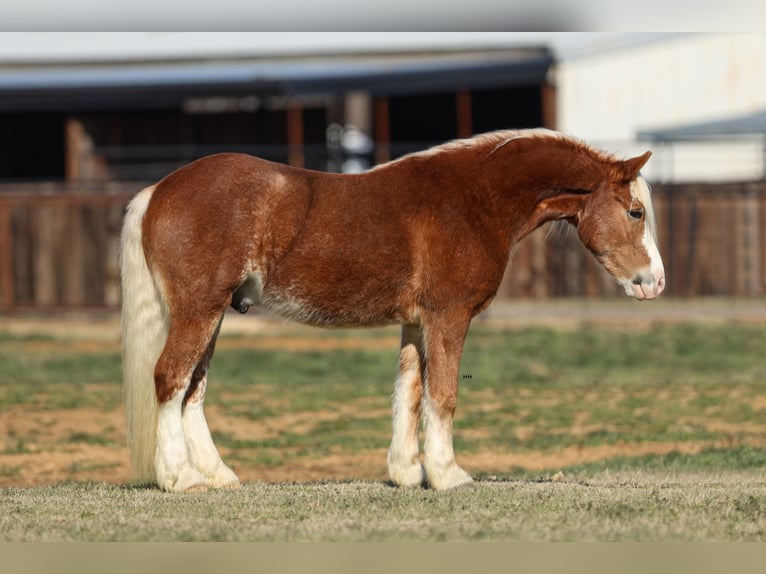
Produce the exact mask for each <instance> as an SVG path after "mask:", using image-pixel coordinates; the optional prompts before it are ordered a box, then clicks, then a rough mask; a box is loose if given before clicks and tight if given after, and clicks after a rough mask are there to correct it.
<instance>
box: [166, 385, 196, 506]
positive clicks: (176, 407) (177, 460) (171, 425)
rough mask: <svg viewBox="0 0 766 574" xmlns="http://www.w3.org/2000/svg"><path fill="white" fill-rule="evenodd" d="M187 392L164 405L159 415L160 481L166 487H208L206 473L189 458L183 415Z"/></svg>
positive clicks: (178, 394)
mask: <svg viewBox="0 0 766 574" xmlns="http://www.w3.org/2000/svg"><path fill="white" fill-rule="evenodd" d="M183 396H184V393H183V392H179V393H177V394H176V396H175V397H173V398H172V399H170V400H169V401H168V402H166V403H165V404H163V405H160V408H159V413H158V416H157V452H156V455H155V458H154V462H155V468H156V469H157V484H158V485H159V487H160V488H161V489H162V490H167V491H171V492H181V491H184V490H190V489H194V488H199V487H204V485H205V477H204V476H202V474H200V472H199V471H198V470H197V469H195V468H194V467H193V466H192V465H191V464H190V462H189V457H188V454H187V451H186V441H185V439H184V424H183V421H182V418H181V402H182V400H183Z"/></svg>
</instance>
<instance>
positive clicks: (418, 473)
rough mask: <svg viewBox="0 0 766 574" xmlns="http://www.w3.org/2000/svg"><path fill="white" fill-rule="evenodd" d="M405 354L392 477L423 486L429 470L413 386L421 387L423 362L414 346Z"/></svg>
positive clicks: (396, 392) (395, 413)
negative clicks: (422, 456) (424, 462)
mask: <svg viewBox="0 0 766 574" xmlns="http://www.w3.org/2000/svg"><path fill="white" fill-rule="evenodd" d="M401 353H402V357H401V359H400V364H401V365H402V366H404V367H405V368H402V369H401V370H400V373H399V377H398V378H397V379H396V383H395V384H394V400H393V435H392V437H391V447H390V448H389V449H388V476H389V477H390V478H391V480H392V481H393V482H394V484H398V485H399V486H420V485H421V484H423V483H424V482H425V470H424V469H423V466H422V465H421V464H420V449H419V447H418V415H419V409H413V400H414V397H413V385H418V384H420V372H419V370H420V361H419V358H418V351H417V349H416V348H415V346H414V345H412V344H409V345H406V346H403V347H402V351H401ZM412 355H414V356H412ZM410 359H412V360H410Z"/></svg>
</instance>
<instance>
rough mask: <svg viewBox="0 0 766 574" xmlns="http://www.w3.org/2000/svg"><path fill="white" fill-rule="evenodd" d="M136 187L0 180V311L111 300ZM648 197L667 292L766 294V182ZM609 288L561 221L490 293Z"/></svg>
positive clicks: (106, 304) (614, 289) (531, 241)
mask: <svg viewBox="0 0 766 574" xmlns="http://www.w3.org/2000/svg"><path fill="white" fill-rule="evenodd" d="M142 187H143V185H142V184H140V183H131V184H119V183H111V184H108V185H105V186H103V187H102V188H100V189H98V190H85V189H81V188H76V189H69V188H64V187H61V186H55V185H52V184H51V185H27V186H24V187H23V188H19V187H18V186H16V187H14V188H12V189H11V190H4V189H2V188H0V311H2V312H3V313H8V312H11V311H14V310H25V309H40V310H44V309H81V308H117V307H118V306H119V302H120V298H119V279H118V269H117V255H118V247H119V231H120V226H121V223H122V216H123V212H124V208H125V205H126V204H127V202H128V200H129V199H130V197H132V195H133V194H134V193H136V192H137V191H138V190H140V189H141V188H142ZM652 195H653V197H654V205H655V211H656V213H657V222H658V228H659V244H660V252H661V253H662V255H663V259H664V261H665V268H666V271H667V284H668V287H667V293H668V294H669V295H671V296H679V297H688V296H700V295H727V296H761V295H764V294H766V249H764V248H763V246H764V245H766V182H755V183H730V184H715V185H713V184H694V185H689V184H684V185H655V186H654V189H653V191H652ZM618 295H621V289H620V288H619V287H618V286H617V284H616V283H615V281H614V279H613V278H612V277H611V276H609V275H608V274H607V273H606V272H605V271H604V270H603V269H602V268H601V267H600V266H599V265H598V264H597V263H596V262H595V260H594V259H593V257H592V256H591V255H590V253H588V252H587V251H586V250H585V249H584V248H583V247H582V245H581V244H580V242H579V240H578V239H577V233H576V230H575V229H574V228H571V227H569V226H566V225H561V224H558V225H546V226H544V227H542V228H540V229H539V230H537V231H535V232H534V233H533V234H532V235H530V237H529V238H527V239H526V240H525V241H524V242H522V243H521V244H520V245H519V246H518V248H517V250H516V252H515V254H514V256H513V257H512V259H511V263H510V265H509V270H508V272H506V275H505V278H504V280H503V283H502V285H501V287H500V291H499V293H498V296H499V297H521V298H545V297H604V296H618Z"/></svg>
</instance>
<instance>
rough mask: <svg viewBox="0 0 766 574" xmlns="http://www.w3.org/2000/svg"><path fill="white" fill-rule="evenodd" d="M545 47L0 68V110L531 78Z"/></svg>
mask: <svg viewBox="0 0 766 574" xmlns="http://www.w3.org/2000/svg"><path fill="white" fill-rule="evenodd" d="M552 63H553V56H552V54H551V52H550V51H549V50H548V49H546V48H516V49H507V50H496V51H486V50H483V51H462V52H446V53H445V52H442V53H422V54H417V53H415V54H412V53H410V54H398V55H397V54H390V53H387V54H381V55H371V54H364V55H349V54H345V55H343V56H339V57H327V56H322V57H314V58H311V57H303V58H284V59H247V60H228V61H204V60H203V61H186V62H164V63H151V62H148V63H147V62H144V63H124V62H120V63H112V64H98V65H68V66H50V65H47V66H9V67H5V68H0V111H23V110H50V111H69V110H84V109H106V108H109V109H120V108H122V109H126V108H152V107H167V106H169V107H176V106H178V105H179V104H180V102H181V101H183V100H184V99H186V98H189V97H207V96H216V95H245V94H254V95H269V94H271V95H302V94H323V93H333V92H343V91H349V90H367V91H370V92H372V93H374V94H402V93H418V92H434V91H440V90H452V89H457V88H482V87H497V86H513V85H523V84H536V83H541V82H543V81H544V79H545V77H546V74H547V73H548V69H549V68H550V66H551V64H552Z"/></svg>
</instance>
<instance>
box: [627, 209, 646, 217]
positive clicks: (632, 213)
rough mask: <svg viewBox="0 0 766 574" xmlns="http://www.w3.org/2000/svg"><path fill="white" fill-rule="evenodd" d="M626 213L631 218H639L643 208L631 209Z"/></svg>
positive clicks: (642, 213)
mask: <svg viewBox="0 0 766 574" xmlns="http://www.w3.org/2000/svg"><path fill="white" fill-rule="evenodd" d="M628 215H630V217H631V218H632V219H641V218H642V217H643V216H644V210H643V209H631V210H630V211H628Z"/></svg>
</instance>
